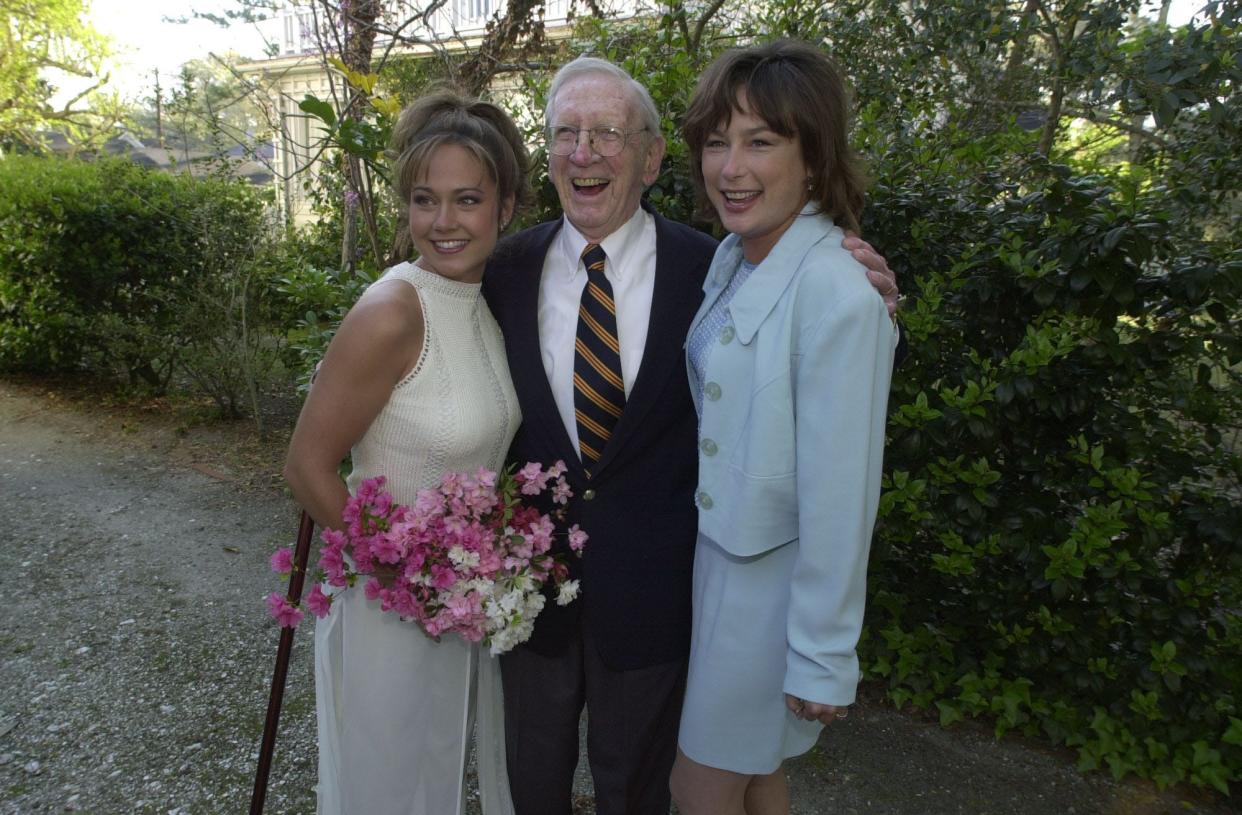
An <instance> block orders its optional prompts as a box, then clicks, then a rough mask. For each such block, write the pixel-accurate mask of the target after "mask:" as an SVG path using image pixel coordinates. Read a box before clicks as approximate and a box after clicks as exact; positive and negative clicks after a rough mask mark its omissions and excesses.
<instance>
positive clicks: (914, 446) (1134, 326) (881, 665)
mask: <svg viewBox="0 0 1242 815" xmlns="http://www.w3.org/2000/svg"><path fill="white" fill-rule="evenodd" d="M1137 5H1138V4H1137V2H1126V1H1124V0H1096V1H1094V2H1085V1H1084V0H1075V2H1069V3H1063V4H1059V5H1057V6H1056V7H1055V8H1054V7H1052V6H1049V7H1048V8H1049V9H1051V11H1049V12H1048V13H1046V14H1026V13H1022V9H1023V8H1025V7H1027V6H1028V4H1027V3H1017V4H1004V3H995V2H989V0H943V2H939V3H936V4H926V3H907V2H897V0H842V2H839V3H833V4H828V5H824V4H815V3H805V2H801V1H800V0H768V2H765V3H763V4H757V5H756V4H743V3H736V4H733V3H727V4H725V5H724V6H723V7H722V6H721V5H720V4H714V3H713V4H709V5H707V6H703V7H701V8H700V6H698V5H693V6H689V5H686V4H684V3H681V2H673V3H670V4H667V5H665V6H663V7H662V10H663V11H662V14H661V15H660V16H655V17H640V18H637V19H633V20H628V21H621V22H617V21H607V22H602V21H599V20H596V19H584V20H582V21H581V22H580V25H579V27H578V31H577V34H576V36H575V37H574V38H572V39H569V40H566V41H562V42H560V43H559V44H558V45H557V46H556V48H557V49H560V50H558V51H556V52H553V51H549V65H556V64H560V63H561V62H563V61H565V60H566V59H569V58H571V57H572V56H574V55H576V54H577V53H582V52H590V53H595V54H601V55H604V56H607V57H609V58H611V59H613V60H614V61H616V62H618V63H620V64H622V65H624V66H625V67H626V68H627V70H629V71H630V73H631V74H632V75H634V76H636V77H639V78H640V79H641V81H643V82H644V84H646V85H647V87H648V88H650V89H651V91H652V94H653V96H654V97H655V101H656V104H657V107H658V108H659V109H660V112H661V114H662V115H663V117H664V120H665V133H664V135H665V136H666V138H667V139H668V142H669V151H668V158H667V159H666V161H665V164H664V167H663V168H662V173H661V175H660V178H659V179H658V180H657V182H656V183H655V185H654V187H653V188H652V189H651V190H650V191H649V193H648V199H649V201H650V202H651V203H652V204H653V205H654V206H655V207H656V208H657V209H658V210H660V211H661V212H662V213H664V214H665V215H668V216H670V217H673V218H677V219H680V220H691V218H692V215H693V212H694V210H695V202H694V201H693V198H692V194H691V190H690V185H689V183H688V171H687V168H686V164H685V161H686V154H685V148H684V146H682V144H681V142H680V139H679V138H678V135H677V123H678V121H679V119H680V116H681V115H682V113H683V112H684V110H685V106H686V102H687V100H688V97H689V94H690V92H691V91H692V89H693V87H694V82H695V79H696V77H697V75H698V73H699V72H700V71H701V70H702V68H703V67H704V66H705V65H706V64H707V63H708V62H710V60H711V59H712V58H713V56H714V55H715V54H716V53H718V52H719V51H720V50H721V49H722V48H724V47H727V46H728V45H730V44H732V43H733V42H736V41H739V40H741V41H745V40H747V39H748V38H751V37H754V36H763V37H771V36H776V35H781V34H784V35H791V36H798V37H801V38H804V39H809V40H811V41H815V42H821V43H824V44H825V47H826V48H827V49H828V50H829V51H830V52H831V53H833V54H834V56H836V58H837V59H838V61H839V62H840V63H841V64H842V65H843V66H845V68H846V73H847V75H849V76H850V77H851V79H852V80H853V81H854V84H855V86H856V90H857V97H858V101H859V116H858V122H857V127H856V133H855V136H856V139H855V140H856V143H857V144H858V146H859V147H860V149H862V151H863V152H864V154H865V155H866V157H867V159H868V162H869V173H870V175H871V177H872V178H873V179H874V184H873V187H872V190H871V196H870V200H869V205H868V208H867V211H866V214H865V219H864V231H865V236H866V237H867V238H869V239H870V240H871V241H872V242H873V243H875V245H876V246H877V247H879V248H880V250H881V251H882V252H883V253H884V254H885V255H886V257H887V259H888V262H889V264H890V265H891V266H892V268H893V269H894V270H895V271H896V272H897V274H898V277H899V280H900V283H901V287H902V289H903V290H904V291H905V293H906V294H907V295H909V298H910V299H909V301H908V302H907V305H906V307H905V308H904V310H903V316H902V325H903V331H904V333H905V336H906V339H907V340H908V343H909V348H910V353H909V356H908V358H907V359H906V361H905V362H904V363H903V364H902V366H901V367H900V369H899V370H898V371H897V373H896V376H895V378H894V384H893V392H892V397H891V401H890V421H889V444H888V448H887V458H886V476H885V482H884V495H883V498H882V501H881V506H880V519H879V523H878V528H877V535H876V541H875V545H874V550H873V558H872V568H871V584H870V605H869V611H868V617H867V622H866V630H865V632H864V639H863V642H862V644H861V647H860V653H861V657H862V660H863V665H864V669H865V672H866V675H867V677H868V678H869V679H871V680H872V681H873V682H874V683H875V684H874V685H873V686H874V687H880V688H882V689H883V692H884V693H885V694H886V695H887V696H888V698H890V699H891V700H892V701H894V702H895V703H897V704H899V705H905V704H913V705H915V706H918V707H920V708H924V709H928V710H934V711H937V712H938V713H939V715H940V719H941V721H942V722H944V723H945V724H950V723H952V722H954V721H957V720H960V719H962V718H967V717H981V718H984V719H985V720H987V721H990V722H992V723H994V725H995V729H996V732H997V733H998V734H999V733H1004V732H1009V731H1018V732H1022V733H1026V734H1042V735H1044V736H1046V737H1048V738H1050V739H1051V740H1053V741H1054V742H1057V743H1061V744H1066V745H1069V746H1071V747H1074V748H1076V749H1077V751H1078V754H1079V757H1080V763H1081V765H1082V767H1083V768H1107V769H1108V770H1110V771H1111V772H1112V773H1114V774H1115V775H1117V776H1122V775H1125V774H1127V773H1136V774H1138V775H1141V776H1144V777H1148V778H1153V779H1155V780H1156V781H1157V782H1158V783H1160V784H1172V783H1178V782H1189V783H1192V784H1195V785H1199V786H1207V787H1212V788H1214V789H1216V790H1219V791H1222V792H1228V791H1229V790H1230V788H1231V787H1232V788H1234V789H1236V786H1237V783H1238V779H1239V778H1240V777H1242V618H1240V616H1239V615H1240V613H1242V545H1240V543H1239V541H1240V540H1242V508H1240V500H1239V499H1240V498H1242V459H1240V453H1242V430H1240V428H1242V381H1240V378H1242V375H1240V373H1239V372H1240V371H1242V340H1240V339H1239V336H1240V335H1242V331H1239V328H1240V326H1239V322H1240V320H1242V238H1240V237H1239V235H1240V234H1242V224H1240V220H1242V219H1240V217H1239V213H1240V212H1242V207H1240V206H1239V199H1238V194H1237V185H1238V180H1239V179H1240V178H1242V159H1239V156H1240V155H1242V150H1239V149H1238V146H1239V141H1240V140H1239V138H1238V137H1239V133H1238V122H1239V121H1242V110H1240V108H1242V96H1240V95H1239V93H1238V87H1239V83H1240V82H1242V33H1240V32H1242V27H1240V20H1239V15H1240V14H1242V11H1240V10H1239V7H1238V4H1237V3H1236V2H1213V3H1209V11H1210V12H1211V14H1210V15H1209V18H1208V20H1207V22H1205V23H1202V24H1198V25H1196V26H1191V27H1188V28H1184V29H1181V30H1179V31H1170V30H1168V29H1164V28H1161V27H1158V26H1156V27H1148V28H1143V27H1141V26H1139V27H1132V26H1131V25H1130V22H1128V21H1131V20H1132V17H1131V14H1132V12H1133V11H1134V10H1135V9H1136V7H1137ZM1041 7H1042V6H1041ZM704 14H705V15H706V16H702V15H704ZM713 15H715V16H713ZM364 80H365V81H367V82H371V83H374V82H375V81H377V79H376V78H373V77H371V76H370V75H367V76H358V77H350V81H351V82H362V81H364ZM523 80H524V82H525V84H526V90H527V91H528V92H529V93H530V95H531V99H532V100H533V101H532V102H531V103H530V104H531V105H532V106H533V108H534V109H540V108H542V105H543V101H544V99H543V93H544V89H546V83H547V80H548V76H547V74H546V73H541V72H538V71H527V72H525V73H524V75H523ZM368 92H370V91H368ZM397 95H399V94H396V93H394V94H392V96H393V98H394V100H395V97H396V96H397ZM378 98H379V99H380V100H381V101H383V99H384V97H382V96H381V97H378ZM406 101H408V100H406ZM303 109H304V111H305V112H306V113H307V114H308V115H311V116H314V117H316V118H317V119H319V121H320V122H322V123H323V124H324V126H325V131H326V132H327V133H328V138H329V140H330V141H331V142H332V144H333V145H334V146H335V147H337V148H339V149H341V150H344V151H345V152H346V153H347V154H348V155H350V156H352V157H353V158H354V159H355V160H359V161H365V162H378V161H379V159H380V150H381V147H382V141H383V139H382V138H380V134H382V133H383V132H384V130H385V128H386V127H387V125H388V123H389V122H390V120H391V115H392V112H393V111H392V109H390V108H384V107H383V106H382V105H381V106H377V107H375V109H374V110H373V111H372V112H371V113H370V114H369V118H365V117H364V118H363V119H359V120H357V121H356V122H355V123H354V124H350V125H348V126H343V125H341V124H340V122H341V119H340V118H339V116H338V115H337V113H335V112H334V111H333V110H331V109H330V108H325V107H324V103H322V102H320V101H319V100H315V99H313V98H308V99H307V100H306V101H305V102H304V104H303ZM520 118H523V119H524V120H525V121H526V122H528V123H529V124H530V133H531V136H532V139H533V138H534V135H535V133H536V131H537V129H538V127H539V126H541V125H542V122H538V121H535V120H534V118H533V117H530V116H525V117H520ZM1071 122H1072V123H1074V124H1073V127H1072V128H1071V126H1070V123H1071ZM1020 123H1021V124H1024V125H1025V126H1027V127H1028V128H1029V129H1027V130H1024V129H1022V128H1021V127H1019V126H1018V124H1020ZM364 137H365V138H364ZM535 158H536V163H537V166H536V179H535V180H536V187H537V189H538V190H539V193H540V194H539V196H538V203H537V205H536V207H535V208H533V211H532V212H530V213H527V215H526V220H527V222H531V221H536V220H543V219H545V218H548V217H554V216H555V215H556V204H555V193H554V191H553V190H552V189H551V187H550V185H549V184H548V183H547V179H546V158H545V157H544V156H543V155H542V154H541V153H540V152H538V151H537V152H536V154H535ZM374 169H375V171H376V175H377V177H379V176H380V175H381V174H382V173H381V171H380V165H379V164H375V165H374ZM343 192H344V190H343V189H341V188H339V187H337V188H331V187H329V188H326V191H325V193H324V200H325V201H328V202H330V203H331V204H332V206H334V207H338V208H339V207H344V206H348V202H347V198H346V197H345V196H344V194H343ZM377 200H379V199H377ZM385 207H391V202H388V203H385V204H383V205H382V206H381V207H379V210H380V211H383V210H384V209H385ZM190 213H201V214H202V215H203V216H204V217H206V218H207V220H203V218H200V217H197V216H195V217H191V216H190ZM258 213H259V204H258V202H257V201H256V200H255V199H254V198H253V196H251V195H250V194H249V193H248V192H244V191H242V190H237V189H234V188H226V187H216V186H212V185H205V186H202V187H192V186H191V185H188V184H185V183H183V182H180V181H173V180H170V179H165V178H160V179H156V178H150V177H147V176H146V175H144V174H142V171H139V170H136V169H134V168H127V167H124V166H122V165H110V164H101V165H97V166H95V167H84V166H83V165H61V164H57V163H54V162H43V163H36V162H18V161H5V162H0V366H3V367H9V368H12V367H26V368H34V369H46V368H49V367H59V368H79V367H82V366H87V367H99V366H104V367H107V366H113V367H119V368H120V369H122V370H125V371H128V372H130V373H131V375H133V376H135V377H137V378H140V379H147V380H150V381H152V382H155V383H160V382H163V381H167V378H168V376H169V375H170V371H171V370H173V368H174V366H175V365H176V364H180V363H178V361H177V360H178V359H179V358H181V357H182V356H184V355H185V354H186V352H185V350H184V349H186V348H187V347H188V346H189V344H191V342H192V340H191V339H190V338H189V337H187V335H186V334H185V331H184V326H185V324H186V323H187V321H186V320H185V315H186V314H187V309H189V313H193V312H194V309H201V308H203V306H202V303H203V302H204V298H203V297H202V296H200V295H193V293H194V292H196V291H197V292H202V291H203V287H204V286H206V289H207V291H209V292H216V293H217V294H216V295H213V296H214V297H215V302H225V301H227V300H228V298H222V297H220V296H218V293H219V292H220V291H222V290H223V291H225V292H236V291H237V290H238V289H237V286H241V285H243V284H244V292H248V293H250V294H246V293H243V296H242V300H243V301H246V300H247V298H249V297H250V296H251V294H254V293H256V292H258V293H260V294H261V296H259V295H255V296H257V297H258V302H259V303H262V304H265V305H263V306H262V307H261V308H260V309H259V310H258V311H245V310H243V311H241V312H238V311H237V309H236V308H235V307H231V308H223V309H222V310H219V311H218V312H217V313H221V314H223V313H233V314H237V313H242V314H255V315H257V316H256V317H255V320H257V323H256V322H251V323H250V325H251V326H252V327H253V326H254V325H260V326H269V328H268V329H267V332H268V334H267V336H269V337H270V343H273V344H276V345H279V344H281V343H285V342H288V343H289V344H290V347H292V348H293V349H295V350H296V351H297V353H299V354H301V357H300V359H299V360H298V362H297V364H298V367H300V368H302V369H303V370H309V369H310V368H311V367H312V366H313V363H314V362H315V361H317V359H318V358H319V356H320V355H321V353H322V350H323V348H324V347H325V346H326V343H327V341H328V339H329V338H330V337H331V333H332V330H333V329H332V326H333V325H335V323H336V321H338V320H339V318H340V317H341V316H342V315H343V313H344V311H345V309H346V308H347V307H348V305H349V304H350V303H352V302H353V300H354V299H355V298H356V296H357V295H358V293H359V292H360V291H361V289H362V287H363V286H364V285H365V284H366V282H367V281H368V280H369V279H370V278H371V270H373V269H375V268H378V267H379V265H381V264H380V261H379V259H378V255H379V252H378V251H374V250H372V254H373V255H375V256H376V257H374V258H370V259H369V261H368V260H366V259H364V260H363V262H360V263H358V265H357V267H356V268H363V269H367V270H368V271H367V273H366V274H365V275H362V276H358V275H354V274H350V273H345V272H332V271H326V270H325V269H324V268H323V267H324V266H325V265H326V264H325V263H324V262H323V261H318V262H316V263H311V264H307V263H305V262H297V261H293V260H291V258H295V257H304V256H305V255H304V253H299V252H294V251H293V250H292V249H290V248H288V246H286V249H285V250H283V252H277V253H276V255H275V256H274V257H275V258H276V259H275V260H271V261H268V260H262V258H263V257H266V256H265V255H262V254H260V255H259V256H258V259H256V257H255V256H254V255H253V253H252V254H251V255H245V254H244V253H243V254H240V255H234V254H230V253H231V252H234V251H236V252H243V248H244V246H246V245H247V244H244V243H241V244H237V245H234V243H233V242H232V241H229V240H224V241H219V240H215V239H211V240H209V239H207V238H205V237H204V233H203V231H202V230H203V228H204V224H208V223H211V224H214V225H215V226H213V227H212V228H216V226H218V227H219V228H220V229H221V230H222V231H221V233H220V234H223V235H230V234H237V235H251V234H255V233H254V232H253V231H247V230H253V229H256V228H257V226H256V225H257V224H258V222H259V216H258ZM379 222H381V223H388V222H391V212H390V211H389V214H388V215H386V216H385V218H381V219H379ZM195 224H197V225H198V226H192V225H195ZM704 228H710V227H709V226H707V225H704ZM328 231H329V232H330V230H328ZM323 234H327V232H324V233H323ZM323 242H326V241H321V243H323ZM375 243H377V244H378V243H379V240H378V238H377V239H376V241H375ZM249 245H251V246H253V245H254V244H253V243H251V244H249ZM207 246H211V247H214V248H213V249H211V252H212V253H213V256H215V255H216V254H217V253H218V257H216V258H215V259H213V260H212V262H211V263H206V262H205V261H204V259H203V258H202V256H201V255H202V252H203V251H204V247H207ZM320 257H324V255H322V254H321V255H320ZM256 264H257V265H256ZM229 269H252V270H256V271H255V273H254V275H253V276H246V275H237V274H232V275H230V274H229V273H228V270H229ZM213 281H214V282H213ZM221 286H223V289H221ZM191 295H193V296H191ZM185 298H189V299H190V300H192V301H193V302H194V303H196V304H197V305H193V306H190V305H188V304H187V300H186V299H185ZM230 302H231V301H230ZM200 322H204V321H200ZM205 323H206V324H210V323H211V320H210V319H208V320H206V321H205ZM261 333H262V332H261ZM237 342H238V341H237V340H231V341H230V343H232V346H230V347H235V346H236V343H237ZM197 347H198V348H199V349H200V351H199V353H202V350H201V349H202V348H203V347H204V346H203V345H202V344H201V343H200V344H199V345H198V346H197ZM264 347H265V346H264V343H263V342H258V344H257V345H256V346H255V348H254V351H253V353H252V357H251V358H252V359H255V360H258V359H259V357H260V356H261V353H260V352H261V351H262V349H263V348H264ZM267 347H269V348H270V347H271V346H267ZM187 358H188V357H187ZM255 364H258V363H257V362H256V363H255ZM219 366H220V363H217V367H219ZM187 370H188V369H187Z"/></svg>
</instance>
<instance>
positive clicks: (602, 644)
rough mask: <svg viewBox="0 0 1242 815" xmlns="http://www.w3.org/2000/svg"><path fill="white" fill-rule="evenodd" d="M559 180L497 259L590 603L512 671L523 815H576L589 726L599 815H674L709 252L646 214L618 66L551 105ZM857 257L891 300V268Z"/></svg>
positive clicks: (631, 92)
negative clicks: (563, 487) (690, 365)
mask: <svg viewBox="0 0 1242 815" xmlns="http://www.w3.org/2000/svg"><path fill="white" fill-rule="evenodd" d="M546 125H547V129H546V131H545V132H546V139H547V142H546V143H547V148H548V153H549V174H550V175H551V177H552V182H553V184H554V185H555V186H556V191H557V195H558V196H559V198H560V202H561V206H562V208H563V210H564V213H565V216H564V218H563V219H558V220H556V221H552V222H549V223H545V224H541V225H539V226H536V227H532V228H531V229H528V230H526V231H524V232H522V233H520V234H518V235H516V236H514V237H512V238H510V239H509V240H507V241H506V242H505V243H503V244H502V245H501V247H500V248H499V249H498V250H497V252H496V254H495V256H494V258H493V261H492V263H491V264H490V266H489V268H488V271H487V276H486V277H485V280H484V293H485V295H486V296H487V300H488V303H489V305H490V306H491V308H492V311H493V313H494V314H495V316H496V319H497V321H498V322H499V324H500V327H501V329H502V331H503V332H504V336H505V343H506V348H507V351H508V357H509V368H510V372H511V373H512V375H513V380H514V385H515V387H516V389H517V395H518V401H519V403H520V405H521V408H522V417H523V423H522V427H521V429H520V430H519V431H518V434H517V437H516V438H515V440H514V442H513V447H512V450H511V454H510V455H511V458H512V459H513V460H515V461H519V462H525V461H541V462H553V461H556V460H557V459H561V460H564V461H565V462H566V463H567V465H568V467H569V471H568V477H569V480H570V483H571V485H572V487H573V491H574V497H573V499H572V501H571V502H570V505H569V507H568V517H567V522H568V523H570V524H573V523H577V524H579V525H580V526H581V528H582V529H583V530H585V531H586V532H587V533H588V534H589V535H590V541H589V543H588V544H587V547H586V550H585V556H584V558H583V559H582V561H581V563H580V564H578V565H579V566H580V570H579V572H578V574H579V575H580V577H581V580H582V597H581V599H580V600H579V601H577V602H575V603H573V604H571V605H569V606H567V607H563V608H562V607H558V606H554V605H552V604H549V605H548V606H547V607H546V608H545V609H544V611H543V612H542V614H541V615H540V617H539V619H538V622H537V624H536V626H535V631H534V635H533V637H532V638H531V640H530V641H529V642H528V643H526V644H525V645H523V646H519V647H518V648H516V649H515V650H514V651H512V652H511V653H509V654H507V655H505V656H504V657H502V659H501V669H502V673H503V680H504V694H505V728H506V740H507V744H506V750H507V756H508V768H509V780H510V786H511V788H512V790H513V798H514V804H515V807H516V810H517V813H518V815H569V814H570V812H571V801H570V793H571V788H572V784H573V775H574V769H575V767H576V765H577V763H578V721H579V717H580V715H581V712H582V709H583V706H584V705H585V706H586V709H587V719H588V724H587V752H588V759H589V761H590V765H591V773H592V777H593V779H594V783H595V792H596V801H597V803H596V811H597V812H598V813H599V814H600V815H622V813H625V814H626V815H657V813H658V814H659V815H665V813H667V812H668V808H669V792H668V776H669V770H670V768H671V767H672V764H673V759H674V756H675V752H676V745H677V726H678V716H679V711H680V707H681V697H682V692H683V689H684V686H685V674H686V660H687V655H688V653H689V639H690V571H691V564H692V561H693V555H694V542H695V536H696V531H695V525H696V514H695V512H696V511H695V506H694V499H693V496H694V490H695V485H696V480H697V467H698V464H697V462H698V458H697V456H698V451H697V449H696V440H695V439H696V426H695V422H696V420H695V412H694V408H693V405H692V403H691V399H690V390H689V386H688V384H687V380H686V366H685V361H684V352H683V347H684V343H685V337H686V330H687V328H688V327H689V324H690V320H691V318H693V316H694V313H695V311H696V309H697V308H698V305H699V302H700V300H701V299H702V289H701V285H702V282H703V278H704V276H705V275H706V273H707V269H708V265H709V264H710V262H711V258H712V254H713V252H714V250H715V246H716V244H715V241H713V240H712V239H711V238H709V237H708V236H706V235H704V234H702V233H701V232H698V231H696V230H694V229H691V228H689V227H686V226H683V225H681V224H677V223H673V222H671V221H668V220H666V219H664V218H662V217H660V215H659V214H658V213H656V212H654V211H652V210H651V209H650V208H649V207H648V206H646V205H644V204H643V203H642V195H643V191H644V190H645V189H646V187H647V186H649V185H650V184H651V183H653V182H654V181H655V179H656V176H657V175H658V173H659V169H660V162H661V160H662V159H663V157H664V139H663V137H662V136H661V131H660V121H659V114H658V112H657V111H656V108H655V105H654V104H653V103H652V101H651V97H650V95H649V94H648V93H647V91H646V89H645V88H643V87H642V85H640V84H639V83H637V82H635V81H634V80H633V79H632V78H631V77H630V76H629V75H628V74H626V73H625V72H624V71H623V70H622V69H620V68H618V67H617V66H615V65H613V64H611V63H609V62H606V61H603V60H598V59H591V58H579V59H577V60H575V61H573V62H571V63H569V64H568V65H566V66H565V67H564V68H562V69H561V70H560V72H559V73H557V75H556V77H555V78H554V79H553V82H552V86H551V88H550V90H549V94H548V109H547V115H546ZM860 259H861V260H863V261H864V262H865V263H866V264H867V265H868V266H869V267H870V268H872V269H874V270H877V271H878V272H879V273H878V274H875V273H873V277H872V281H873V285H875V286H876V288H877V289H879V290H880V291H881V292H882V293H885V294H886V295H890V296H891V295H895V292H896V286H895V284H894V282H893V280H892V278H891V276H888V275H887V267H886V265H885V264H884V261H883V259H882V258H879V257H878V256H877V255H875V254H874V253H871V252H870V251H868V247H866V246H865V245H863V246H862V247H861V252H860Z"/></svg>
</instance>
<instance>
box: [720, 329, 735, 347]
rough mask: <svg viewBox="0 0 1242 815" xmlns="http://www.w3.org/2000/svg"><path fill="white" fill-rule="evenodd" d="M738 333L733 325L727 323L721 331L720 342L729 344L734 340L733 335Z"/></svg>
mask: <svg viewBox="0 0 1242 815" xmlns="http://www.w3.org/2000/svg"><path fill="white" fill-rule="evenodd" d="M736 333H737V332H736V331H734V330H733V326H731V325H726V326H725V327H724V330H722V331H721V332H720V344H721V345H728V344H729V343H731V342H733V337H734V335H735V334H736Z"/></svg>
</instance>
